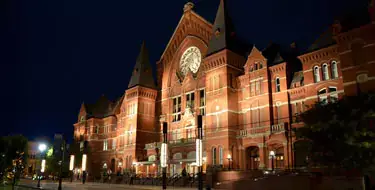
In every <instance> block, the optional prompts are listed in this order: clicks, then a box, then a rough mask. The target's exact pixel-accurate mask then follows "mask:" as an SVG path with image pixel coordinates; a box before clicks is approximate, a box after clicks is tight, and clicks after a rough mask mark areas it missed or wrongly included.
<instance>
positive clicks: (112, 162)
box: [110, 158, 116, 172]
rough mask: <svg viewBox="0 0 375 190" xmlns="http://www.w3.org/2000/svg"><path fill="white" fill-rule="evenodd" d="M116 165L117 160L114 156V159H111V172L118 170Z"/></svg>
mask: <svg viewBox="0 0 375 190" xmlns="http://www.w3.org/2000/svg"><path fill="white" fill-rule="evenodd" d="M115 165H116V161H115V159H114V158H112V160H111V167H110V168H111V172H114V171H116V170H115Z"/></svg>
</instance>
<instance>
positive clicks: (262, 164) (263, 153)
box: [258, 143, 268, 169]
mask: <svg viewBox="0 0 375 190" xmlns="http://www.w3.org/2000/svg"><path fill="white" fill-rule="evenodd" d="M258 148H259V169H265V168H266V160H267V155H268V154H267V146H265V145H264V144H263V143H259V144H258Z"/></svg>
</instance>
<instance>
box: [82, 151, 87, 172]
mask: <svg viewBox="0 0 375 190" xmlns="http://www.w3.org/2000/svg"><path fill="white" fill-rule="evenodd" d="M86 162H87V155H86V154H84V155H82V171H86Z"/></svg>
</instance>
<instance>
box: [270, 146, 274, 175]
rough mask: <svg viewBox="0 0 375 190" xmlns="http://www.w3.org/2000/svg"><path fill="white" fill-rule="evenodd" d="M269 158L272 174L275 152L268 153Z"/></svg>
mask: <svg viewBox="0 0 375 190" xmlns="http://www.w3.org/2000/svg"><path fill="white" fill-rule="evenodd" d="M270 158H271V166H272V172H273V171H274V169H275V167H274V163H273V160H274V158H275V151H273V150H271V151H270Z"/></svg>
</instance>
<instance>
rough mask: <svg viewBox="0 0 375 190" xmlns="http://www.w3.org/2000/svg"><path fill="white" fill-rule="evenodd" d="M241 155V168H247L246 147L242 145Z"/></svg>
mask: <svg viewBox="0 0 375 190" xmlns="http://www.w3.org/2000/svg"><path fill="white" fill-rule="evenodd" d="M240 157H241V169H242V170H246V169H247V168H246V149H244V147H241V149H240Z"/></svg>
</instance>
